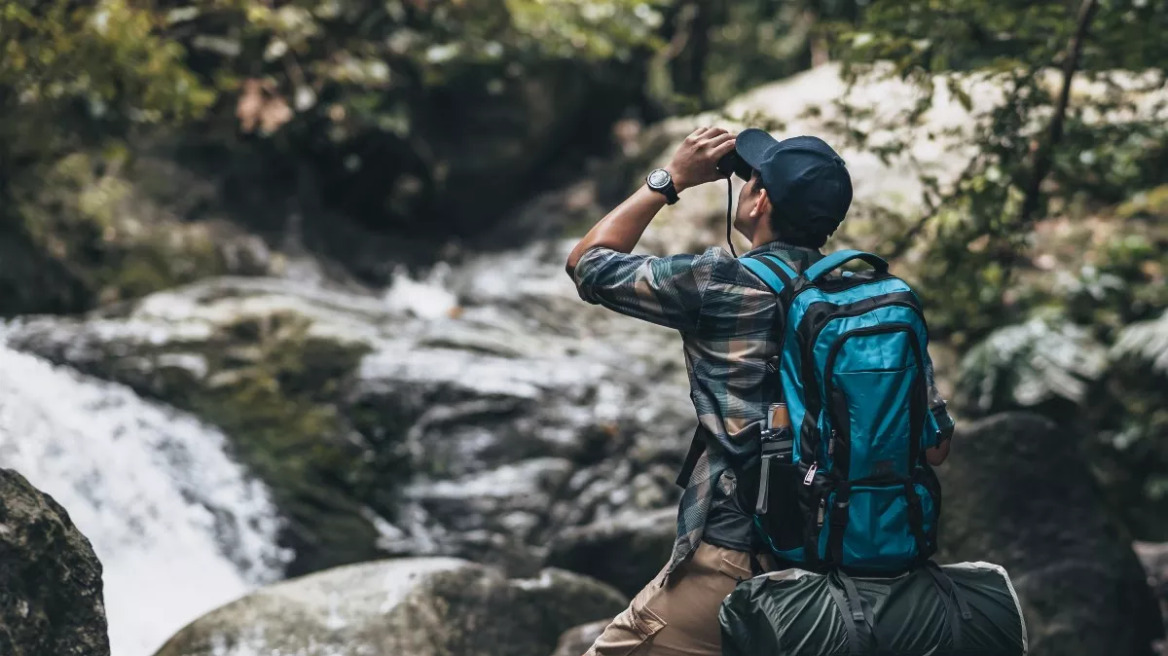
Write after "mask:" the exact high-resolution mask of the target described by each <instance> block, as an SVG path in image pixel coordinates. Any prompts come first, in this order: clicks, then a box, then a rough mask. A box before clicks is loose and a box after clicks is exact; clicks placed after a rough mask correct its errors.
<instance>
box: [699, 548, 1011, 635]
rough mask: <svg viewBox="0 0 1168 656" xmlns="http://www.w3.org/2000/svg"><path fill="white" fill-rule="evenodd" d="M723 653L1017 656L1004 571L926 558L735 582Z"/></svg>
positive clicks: (725, 606)
mask: <svg viewBox="0 0 1168 656" xmlns="http://www.w3.org/2000/svg"><path fill="white" fill-rule="evenodd" d="M718 619H719V622H720V623H721V625H722V654H723V656H867V655H872V656H876V655H879V656H1022V655H1024V654H1026V650H1027V644H1026V623H1025V620H1024V619H1023V617H1022V608H1021V606H1020V605H1019V603H1018V596H1017V594H1015V592H1014V586H1013V584H1011V583H1010V577H1009V575H1008V574H1007V573H1006V570H1005V569H1004V568H1002V567H1000V566H998V565H993V564H991V563H960V564H956V565H945V566H938V565H935V564H933V563H928V564H927V565H924V566H922V567H918V568H917V569H914V570H912V571H910V572H908V573H906V574H903V575H901V576H897V577H892V578H862V577H849V576H847V575H845V574H843V573H841V572H838V571H837V572H831V573H827V574H816V573H813V572H808V571H806V570H801V569H788V570H782V571H778V572H770V573H768V574H763V575H760V576H756V577H754V578H752V579H749V580H746V581H743V582H742V583H740V584H739V585H738V587H737V588H735V590H734V592H732V593H731V594H730V595H728V596H727V597H726V599H725V600H724V601H723V602H722V608H721V611H720V612H719V617H718Z"/></svg>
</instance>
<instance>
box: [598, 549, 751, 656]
mask: <svg viewBox="0 0 1168 656" xmlns="http://www.w3.org/2000/svg"><path fill="white" fill-rule="evenodd" d="M760 561H761V562H762V564H763V566H764V567H769V566H770V564H771V563H770V560H769V558H764V557H761V556H760ZM750 577H751V569H750V554H748V553H746V552H743V551H733V550H731V549H723V548H722V547H715V546H714V545H712V544H708V543H705V542H702V543H701V544H700V545H698V548H697V550H695V551H694V553H693V555H692V556H690V558H689V560H687V561H686V562H685V563H682V565H681V566H680V567H678V568H677V570H676V571H674V573H673V575H672V576H670V577H669V583H668V585H665V569H662V570H661V573H660V574H658V575H657V577H656V578H654V579H653V581H652V582H650V583H649V585H647V586H645V588H644V589H643V590H641V591H640V592H639V593H637V596H636V597H634V598H633V601H632V603H631V604H629V607H628V608H626V609H625V610H624V611H623V612H622V613H621V614H620V615H617V616H616V618H614V619H613V620H612V623H611V624H609V625H608V627H606V628H605V629H604V632H603V633H601V634H600V637H599V638H597V639H596V642H595V643H593V645H592V648H591V649H589V650H588V652H587V653H585V654H584V656H682V655H684V656H721V655H722V630H721V628H720V627H719V626H718V609H719V607H720V606H721V605H722V600H723V599H725V598H726V595H728V594H730V592H731V591H733V590H734V586H736V585H737V584H738V582H739V581H743V580H746V579H748V578H750Z"/></svg>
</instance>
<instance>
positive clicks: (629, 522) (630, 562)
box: [548, 508, 677, 597]
mask: <svg viewBox="0 0 1168 656" xmlns="http://www.w3.org/2000/svg"><path fill="white" fill-rule="evenodd" d="M676 539H677V510H676V509H674V508H663V509H661V510H658V511H655V512H649V513H645V512H626V513H620V514H618V515H615V516H613V517H609V518H606V519H602V520H599V521H596V522H593V523H591V524H588V525H586V526H576V527H571V528H568V529H565V530H564V531H563V532H561V533H559V534H558V535H556V536H555V537H554V538H553V539H552V543H551V550H550V552H549V554H548V564H549V565H551V566H552V567H562V568H564V569H568V570H572V571H573V572H580V573H582V574H587V575H589V576H592V577H594V578H597V579H600V580H601V581H604V582H606V583H609V584H611V585H614V586H616V587H617V588H618V589H620V591H621V592H623V593H625V594H626V595H629V596H630V597H631V596H633V595H635V594H637V591H638V590H640V589H641V588H642V587H644V586H645V584H646V583H648V582H649V581H651V580H652V579H653V577H654V576H655V575H656V574H657V572H658V571H660V570H661V568H662V567H663V566H664V565H665V563H666V562H667V561H668V560H669V555H670V554H671V553H672V550H673V543H674V541H675V540H676Z"/></svg>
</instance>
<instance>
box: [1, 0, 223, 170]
mask: <svg viewBox="0 0 1168 656" xmlns="http://www.w3.org/2000/svg"><path fill="white" fill-rule="evenodd" d="M157 27H158V18H157V17H156V16H155V15H154V14H153V12H151V11H150V10H149V9H143V8H138V7H135V6H133V5H132V4H130V3H128V2H127V1H126V0H102V1H100V2H97V3H94V4H87V3H76V2H70V1H68V0H51V1H48V2H38V3H28V2H22V1H20V0H3V1H2V2H0V35H3V37H4V39H3V40H4V43H3V46H2V47H0V48H2V49H0V172H5V171H6V172H8V173H9V174H11V172H12V168H11V167H12V166H13V165H14V164H15V163H17V162H19V161H23V160H25V159H35V158H38V157H40V156H42V155H44V154H46V153H47V154H49V155H53V154H56V153H59V152H60V149H61V147H64V146H68V145H71V144H74V143H76V140H77V139H79V138H80V135H78V134H77V133H78V132H80V131H82V130H92V131H100V132H101V133H104V135H105V136H110V135H113V136H116V135H117V134H119V133H121V132H123V131H124V130H125V129H127V128H128V127H129V126H130V125H133V124H142V123H158V122H161V121H164V120H170V119H183V118H188V117H192V116H198V115H200V114H201V113H202V112H203V111H204V110H206V109H207V107H208V106H209V105H210V104H211V102H212V101H213V100H214V95H213V94H212V92H211V91H210V90H209V89H207V88H206V87H205V86H203V85H202V84H200V83H199V82H198V80H197V79H196V78H195V76H194V75H193V74H192V73H191V72H190V71H189V70H188V69H187V68H186V66H185V65H184V62H183V57H184V50H183V48H182V47H181V46H180V45H179V44H178V43H176V42H174V41H171V40H167V39H164V38H161V37H160V36H158V34H157V33H156V28H157ZM87 124H88V125H87Z"/></svg>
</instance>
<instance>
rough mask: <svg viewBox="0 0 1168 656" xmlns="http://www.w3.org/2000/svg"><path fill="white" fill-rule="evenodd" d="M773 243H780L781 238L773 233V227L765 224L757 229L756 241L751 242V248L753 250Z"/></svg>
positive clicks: (755, 233) (755, 232)
mask: <svg viewBox="0 0 1168 656" xmlns="http://www.w3.org/2000/svg"><path fill="white" fill-rule="evenodd" d="M772 241H779V236H778V235H776V234H775V233H774V232H772V231H771V227H770V226H769V225H767V223H766V222H763V223H762V225H760V226H758V228H756V229H755V231H754V239H751V240H750V248H751V249H752V250H753V249H755V248H758V247H759V246H766V245H767V244H769V243H771V242H772Z"/></svg>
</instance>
